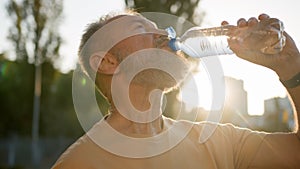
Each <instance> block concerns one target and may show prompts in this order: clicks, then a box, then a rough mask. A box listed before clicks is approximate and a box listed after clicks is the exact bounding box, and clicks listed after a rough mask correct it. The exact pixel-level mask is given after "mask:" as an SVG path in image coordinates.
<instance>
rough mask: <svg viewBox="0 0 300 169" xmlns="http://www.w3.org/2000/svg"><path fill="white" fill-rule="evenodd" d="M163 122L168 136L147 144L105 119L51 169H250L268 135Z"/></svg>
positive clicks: (223, 126) (164, 134) (207, 124)
mask: <svg viewBox="0 0 300 169" xmlns="http://www.w3.org/2000/svg"><path fill="white" fill-rule="evenodd" d="M163 120H164V131H163V132H162V133H161V134H159V135H158V136H157V137H153V138H146V139H144V138H129V137H126V136H124V135H121V134H119V133H117V132H116V131H114V129H113V128H111V127H110V125H108V123H107V122H106V121H105V120H103V119H102V120H101V121H100V122H98V123H97V124H96V125H95V126H94V127H93V128H92V129H91V130H90V131H89V132H87V134H85V135H84V136H82V137H81V138H80V139H78V140H77V141H76V142H75V143H74V144H73V145H72V146H70V147H69V148H68V149H67V150H66V151H65V152H64V153H63V154H62V155H61V157H60V158H59V159H58V160H57V162H56V163H55V165H54V166H53V167H52V168H53V169H75V168H78V169H81V168H82V169H160V168H161V169H233V168H239V169H246V168H248V166H249V165H250V163H251V161H252V160H253V158H254V156H255V153H256V152H257V151H258V149H259V147H260V144H261V143H262V141H263V139H264V137H265V135H266V133H263V132H255V131H251V130H248V129H242V128H238V127H235V126H233V125H231V124H215V123H210V122H199V123H194V122H188V121H175V120H172V119H169V118H166V117H164V118H163ZM204 129H207V130H204Z"/></svg>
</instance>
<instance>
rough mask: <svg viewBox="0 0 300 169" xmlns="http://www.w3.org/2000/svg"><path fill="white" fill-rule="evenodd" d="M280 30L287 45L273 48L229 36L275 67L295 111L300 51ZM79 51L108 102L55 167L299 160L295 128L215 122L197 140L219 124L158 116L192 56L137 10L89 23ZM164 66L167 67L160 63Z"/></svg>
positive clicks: (240, 52)
mask: <svg viewBox="0 0 300 169" xmlns="http://www.w3.org/2000/svg"><path fill="white" fill-rule="evenodd" d="M268 18H269V16H268V15H266V14H262V15H260V16H259V17H258V20H257V19H256V18H250V19H249V20H248V21H246V20H245V19H240V20H239V21H238V24H237V26H238V27H239V28H241V29H248V28H249V29H250V28H251V27H253V26H255V25H256V24H258V23H259V22H261V20H266V19H268ZM223 24H227V22H223ZM99 31H100V32H99ZM284 35H285V37H286V44H285V47H284V48H283V50H282V51H281V52H279V53H276V54H272V55H270V54H264V53H262V52H261V51H258V50H253V49H252V48H251V46H250V47H249V46H247V47H244V46H242V45H245V44H246V42H245V43H244V44H242V45H241V44H240V42H238V41H236V40H235V39H232V40H230V41H229V43H230V48H231V49H232V50H233V51H234V52H235V54H236V55H237V56H238V57H240V58H243V59H245V60H248V61H251V62H253V63H256V64H259V65H263V66H265V67H268V68H270V69H272V70H274V71H275V72H276V73H277V74H278V76H279V77H280V79H281V81H282V82H283V83H284V84H285V85H286V86H287V90H288V92H289V94H290V98H291V99H292V101H293V103H294V106H295V111H296V112H297V113H298V114H297V117H299V112H300V85H299V82H298V81H297V79H299V72H300V53H299V51H298V49H297V47H296V45H295V43H294V42H293V40H292V39H291V37H290V36H289V35H288V34H286V33H284ZM120 39H121V40H120ZM79 56H80V62H81V64H82V67H83V69H84V70H85V71H86V73H87V74H88V76H90V77H91V79H95V84H96V86H97V87H98V88H99V90H100V92H101V93H102V94H103V95H104V96H105V97H106V98H107V100H108V101H109V103H110V104H111V110H110V114H109V115H107V116H105V117H104V118H103V119H102V120H101V121H100V122H99V123H97V124H96V125H95V126H94V127H93V128H92V129H91V130H90V131H88V132H87V134H85V135H84V136H82V137H81V138H80V139H79V140H77V141H76V142H75V143H74V144H73V145H72V146H71V147H69V148H68V149H67V150H66V152H65V153H64V154H63V155H62V156H61V157H60V158H59V159H58V161H57V162H56V164H55V165H54V166H53V168H54V169H59V168H63V169H67V168H91V169H92V168H93V169H94V168H95V169H96V168H109V169H112V168H113V169H115V168H143V169H147V168H149V169H150V168H151V169H152V168H162V169H171V168H172V169H177V168H178V169H179V168H180V169H181V168H191V169H193V168H201V169H202V168H205V169H207V168H300V134H299V129H298V130H297V132H294V133H264V132H255V131H251V130H248V129H241V128H238V127H235V126H232V125H229V124H226V125H223V124H217V126H216V128H214V129H213V130H212V132H211V133H210V135H209V137H208V139H207V140H205V141H204V142H199V137H200V135H201V134H200V131H201V129H202V128H204V127H207V126H208V127H213V126H214V125H216V124H213V123H209V122H200V123H193V122H188V121H175V120H172V119H169V118H166V117H164V116H162V115H161V112H162V110H161V106H162V101H161V100H162V99H161V98H162V96H163V93H165V92H167V91H170V90H172V88H174V87H176V86H177V85H178V83H180V82H181V81H182V80H184V78H185V76H186V75H187V73H188V72H189V64H188V61H187V59H186V58H185V57H184V56H183V55H181V54H177V53H176V54H174V52H172V50H171V49H170V48H169V47H168V38H167V34H166V32H165V31H164V30H160V29H158V28H157V27H156V25H155V24H154V23H152V22H151V21H149V20H147V19H146V18H144V17H142V16H140V15H139V14H136V13H126V14H121V15H120V14H117V15H114V14H109V15H106V16H104V17H102V18H101V19H100V20H99V21H98V22H95V23H93V24H91V25H90V26H89V27H88V29H87V30H86V33H85V34H84V35H83V37H82V42H81V46H80V49H79ZM165 56H167V57H165ZM166 58H167V59H166ZM149 59H150V60H149ZM128 60H129V61H128ZM155 65H162V67H155ZM143 66H146V68H147V69H143ZM165 67H170V69H167V70H168V71H167V72H165V71H162V70H161V69H160V68H165ZM172 68H174V69H172ZM258 83H259V79H258ZM291 85H292V86H291ZM298 126H299V125H298Z"/></svg>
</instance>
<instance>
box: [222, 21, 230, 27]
mask: <svg viewBox="0 0 300 169" xmlns="http://www.w3.org/2000/svg"><path fill="white" fill-rule="evenodd" d="M221 25H222V26H225V25H229V23H228V22H227V21H223V22H222V23H221Z"/></svg>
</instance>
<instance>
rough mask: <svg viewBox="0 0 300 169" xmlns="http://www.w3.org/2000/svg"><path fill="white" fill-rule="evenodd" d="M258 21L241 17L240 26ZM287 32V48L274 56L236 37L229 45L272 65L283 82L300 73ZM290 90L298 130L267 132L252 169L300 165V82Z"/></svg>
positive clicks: (299, 56) (242, 55)
mask: <svg viewBox="0 0 300 169" xmlns="http://www.w3.org/2000/svg"><path fill="white" fill-rule="evenodd" d="M258 18H259V20H263V19H268V18H269V16H268V15H265V14H263V15H260V16H259V17H258ZM257 23H259V21H258V20H257V19H255V18H250V19H249V20H248V21H246V20H245V19H240V20H239V21H238V27H241V28H246V29H247V28H250V27H251V26H253V25H255V24H257ZM284 35H285V37H286V44H285V46H284V48H283V50H282V51H281V52H280V53H278V54H273V55H269V54H268V55H266V54H263V53H261V52H260V51H255V50H252V49H251V46H250V47H249V46H247V45H248V44H240V42H237V41H234V40H232V41H229V44H230V47H231V49H232V50H233V51H234V52H235V54H236V55H237V56H238V57H240V58H242V59H245V60H248V61H250V62H253V63H255V64H259V65H262V66H265V67H268V68H270V69H272V70H274V71H275V72H276V73H277V74H278V76H279V78H280V80H281V81H287V80H289V79H292V78H293V77H294V76H295V75H297V74H298V73H300V53H299V50H298V49H297V46H296V45H295V43H294V41H293V39H292V38H291V37H290V36H289V35H288V34H287V33H284ZM245 43H247V42H245ZM243 45H246V46H247V47H246V48H245V46H243ZM258 82H259V80H258ZM287 91H288V93H289V96H290V99H291V102H292V103H293V106H294V111H295V116H297V117H295V119H296V121H297V131H294V132H292V133H270V134H267V135H266V137H265V139H264V140H263V142H262V143H261V145H260V148H259V149H258V150H257V153H256V155H255V157H254V159H253V161H252V163H251V166H250V167H249V168H300V130H299V126H300V125H299V117H300V85H299V86H297V87H294V88H287Z"/></svg>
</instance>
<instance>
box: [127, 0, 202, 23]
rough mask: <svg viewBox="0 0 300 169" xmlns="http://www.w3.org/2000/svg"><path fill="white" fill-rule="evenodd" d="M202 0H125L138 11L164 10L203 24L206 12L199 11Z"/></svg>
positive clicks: (128, 5)
mask: <svg viewBox="0 0 300 169" xmlns="http://www.w3.org/2000/svg"><path fill="white" fill-rule="evenodd" d="M199 1H200V0H147V1H145V0H125V3H126V6H127V7H128V8H133V9H136V10H137V11H138V12H162V13H168V14H173V15H176V16H178V17H184V18H185V19H187V20H188V21H190V22H192V23H195V24H201V22H202V18H203V16H204V13H200V12H199V11H197V10H196V9H197V6H198V3H199Z"/></svg>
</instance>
